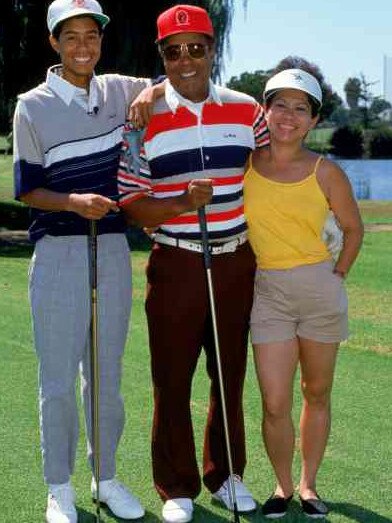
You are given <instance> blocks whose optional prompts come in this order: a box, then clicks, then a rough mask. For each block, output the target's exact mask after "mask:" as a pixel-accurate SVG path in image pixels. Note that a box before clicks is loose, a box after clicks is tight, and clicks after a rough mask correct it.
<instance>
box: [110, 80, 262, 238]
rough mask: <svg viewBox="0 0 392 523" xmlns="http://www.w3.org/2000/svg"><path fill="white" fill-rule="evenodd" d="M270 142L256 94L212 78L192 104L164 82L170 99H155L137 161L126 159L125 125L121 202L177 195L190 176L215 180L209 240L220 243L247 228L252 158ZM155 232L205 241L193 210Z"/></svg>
mask: <svg viewBox="0 0 392 523" xmlns="http://www.w3.org/2000/svg"><path fill="white" fill-rule="evenodd" d="M268 141H269V138H268V131H267V127H266V123H265V119H264V114H263V110H262V108H261V106H260V105H259V104H258V103H257V102H256V100H254V99H253V98H252V97H250V96H248V95H246V94H243V93H239V92H236V91H232V90H230V89H227V88H225V87H219V86H215V85H214V84H212V82H210V93H209V97H208V99H207V100H206V101H205V102H204V103H202V104H193V103H192V102H189V101H188V100H184V99H183V98H182V97H181V96H180V95H179V94H178V93H177V92H176V91H175V90H174V88H173V87H172V86H171V85H170V83H169V82H167V85H166V92H165V96H164V97H162V98H161V99H159V100H158V101H157V102H156V103H155V106H154V113H153V116H152V118H151V120H150V123H149V125H148V127H147V129H146V132H145V135H144V138H143V142H142V146H141V154H140V161H139V162H137V161H129V158H130V156H131V153H132V148H134V143H132V142H134V140H132V131H131V129H130V127H129V126H127V125H126V127H125V132H124V143H123V147H122V154H121V158H120V167H119V172H118V186H119V193H120V205H121V206H126V205H127V204H129V203H130V202H132V201H133V200H134V199H137V198H140V197H141V196H145V195H150V196H153V197H155V198H166V197H170V196H176V195H180V194H181V193H183V192H184V191H185V190H186V189H187V186H188V184H189V182H190V181H191V180H192V179H195V178H212V180H213V198H212V201H211V203H210V204H209V205H207V206H206V215H207V222H208V230H209V237H210V239H211V240H212V241H214V242H217V243H220V242H226V241H229V240H231V239H234V238H236V237H238V236H239V235H240V234H241V233H243V232H245V231H246V222H245V217H244V206H243V181H244V166H245V163H246V160H247V157H248V155H249V153H250V151H251V150H253V149H254V148H255V147H262V146H263V145H266V144H267V143H268ZM135 165H136V166H137V168H134V166H135ZM157 232H159V233H160V234H164V235H166V236H169V237H172V238H176V239H185V240H189V241H201V234H200V228H199V223H198V215H197V212H196V211H192V212H188V213H184V214H182V215H180V216H177V217H175V218H173V219H170V220H168V221H166V222H165V223H163V224H161V226H160V227H159V229H158V230H157Z"/></svg>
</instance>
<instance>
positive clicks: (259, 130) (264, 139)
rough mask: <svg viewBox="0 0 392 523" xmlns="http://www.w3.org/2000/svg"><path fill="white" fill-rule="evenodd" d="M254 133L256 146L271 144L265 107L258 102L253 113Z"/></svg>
mask: <svg viewBox="0 0 392 523" xmlns="http://www.w3.org/2000/svg"><path fill="white" fill-rule="evenodd" d="M253 135H254V138H255V146H256V148H258V147H265V146H266V145H269V132H268V127H267V122H266V120H265V116H264V109H263V108H262V107H261V105H260V104H259V103H257V102H256V103H255V110H254V113H253Z"/></svg>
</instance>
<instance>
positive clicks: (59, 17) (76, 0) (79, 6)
mask: <svg viewBox="0 0 392 523" xmlns="http://www.w3.org/2000/svg"><path fill="white" fill-rule="evenodd" d="M81 15H89V16H92V17H93V18H95V20H96V21H97V22H98V23H99V25H100V26H101V27H102V29H103V28H104V27H105V25H106V24H107V23H108V22H109V21H110V18H109V17H108V16H106V15H104V14H103V12H102V7H101V6H100V5H99V3H98V2H97V0H54V2H52V3H51V4H50V6H49V9H48V17H47V23H48V29H49V31H50V32H51V33H53V30H54V29H55V27H56V26H57V25H58V24H59V23H60V22H64V20H68V18H73V17H74V16H81Z"/></svg>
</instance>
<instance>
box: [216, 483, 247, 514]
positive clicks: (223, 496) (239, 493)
mask: <svg viewBox="0 0 392 523" xmlns="http://www.w3.org/2000/svg"><path fill="white" fill-rule="evenodd" d="M233 480H234V489H235V499H236V501H237V508H238V512H252V511H253V510H256V502H255V500H254V499H253V496H252V494H251V493H250V492H249V490H248V489H247V488H246V487H245V485H244V484H243V483H242V481H241V478H240V477H239V476H237V475H235V474H234V476H233ZM230 494H231V493H230V481H229V478H227V480H226V481H224V482H223V484H222V486H221V487H220V489H219V490H217V491H216V492H214V493H213V494H212V497H213V498H214V499H216V500H218V501H220V502H221V503H222V504H223V505H225V507H226V508H228V509H229V510H233V503H232V501H231V499H230Z"/></svg>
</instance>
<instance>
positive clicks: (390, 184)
mask: <svg viewBox="0 0 392 523" xmlns="http://www.w3.org/2000/svg"><path fill="white" fill-rule="evenodd" d="M335 161H336V162H337V163H338V164H339V165H340V166H341V167H342V169H344V171H345V172H346V174H347V176H348V177H349V179H350V182H351V185H352V187H353V190H354V193H355V197H356V198H357V199H358V200H392V160H342V159H340V160H338V159H335Z"/></svg>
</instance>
